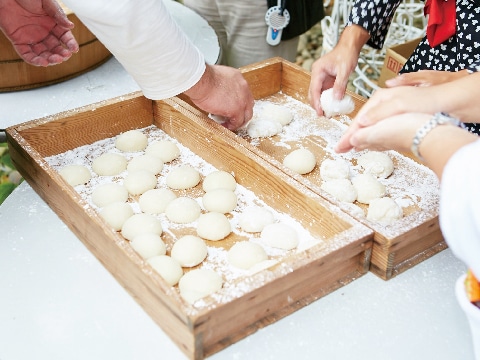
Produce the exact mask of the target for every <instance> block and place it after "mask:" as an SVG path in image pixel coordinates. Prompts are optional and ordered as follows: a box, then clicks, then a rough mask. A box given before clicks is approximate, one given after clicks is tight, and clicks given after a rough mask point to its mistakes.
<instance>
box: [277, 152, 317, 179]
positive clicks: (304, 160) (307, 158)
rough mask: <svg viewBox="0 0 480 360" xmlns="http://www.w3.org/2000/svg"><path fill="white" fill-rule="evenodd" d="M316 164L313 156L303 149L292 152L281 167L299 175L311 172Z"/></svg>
mask: <svg viewBox="0 0 480 360" xmlns="http://www.w3.org/2000/svg"><path fill="white" fill-rule="evenodd" d="M316 164H317V161H316V159H315V155H313V153H312V152H311V151H310V150H308V149H305V148H301V149H297V150H293V151H292V152H291V153H290V154H288V155H287V156H285V158H284V159H283V165H285V166H286V167H288V168H289V169H290V170H292V171H293V172H295V173H297V174H300V175H304V174H308V173H309V172H311V171H312V170H313V169H314V168H315V165H316Z"/></svg>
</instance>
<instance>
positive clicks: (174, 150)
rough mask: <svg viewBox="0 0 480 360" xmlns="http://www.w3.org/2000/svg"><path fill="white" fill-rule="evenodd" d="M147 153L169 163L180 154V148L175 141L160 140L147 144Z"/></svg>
mask: <svg viewBox="0 0 480 360" xmlns="http://www.w3.org/2000/svg"><path fill="white" fill-rule="evenodd" d="M145 154H148V155H153V156H156V157H158V158H160V159H161V160H162V161H163V162H164V163H168V162H170V161H172V160H175V159H176V158H177V157H179V156H180V149H179V148H178V146H177V144H175V143H174V142H173V141H170V140H158V141H154V142H152V143H151V144H150V145H148V146H147V148H146V149H145Z"/></svg>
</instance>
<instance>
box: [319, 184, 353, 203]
mask: <svg viewBox="0 0 480 360" xmlns="http://www.w3.org/2000/svg"><path fill="white" fill-rule="evenodd" d="M320 188H321V189H322V190H324V191H326V192H327V193H329V194H330V195H332V196H333V197H334V198H335V199H337V200H338V201H344V202H349V203H353V202H354V201H355V200H357V189H356V188H355V187H354V186H353V184H352V182H351V181H350V180H349V179H332V180H328V181H324V182H323V183H322V185H321V186H320Z"/></svg>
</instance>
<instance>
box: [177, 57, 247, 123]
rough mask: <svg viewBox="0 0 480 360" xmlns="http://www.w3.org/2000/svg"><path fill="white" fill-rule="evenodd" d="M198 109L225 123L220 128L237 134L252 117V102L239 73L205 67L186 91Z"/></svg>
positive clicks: (214, 67)
mask: <svg viewBox="0 0 480 360" xmlns="http://www.w3.org/2000/svg"><path fill="white" fill-rule="evenodd" d="M185 94H186V95H187V96H189V97H190V99H191V100H192V102H193V103H194V104H195V105H196V106H198V107H199V108H200V109H202V110H204V111H206V112H209V113H211V114H213V115H216V116H221V117H222V118H223V119H225V122H224V123H223V124H222V125H223V126H225V127H226V128H227V129H229V130H232V131H233V130H237V129H238V128H240V127H242V126H243V125H244V124H246V123H247V122H248V121H249V120H250V119H251V118H252V116H253V104H254V99H253V95H252V93H251V91H250V88H249V86H248V83H247V81H246V80H245V79H244V77H243V75H242V73H241V72H240V70H238V69H235V68H232V67H228V66H222V65H207V66H206V69H205V73H204V74H203V76H202V78H201V79H200V81H199V82H198V83H197V84H195V85H194V86H193V87H192V88H191V89H189V90H187V91H185Z"/></svg>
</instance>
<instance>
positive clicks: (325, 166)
mask: <svg viewBox="0 0 480 360" xmlns="http://www.w3.org/2000/svg"><path fill="white" fill-rule="evenodd" d="M320 177H321V178H322V180H325V181H328V180H334V179H349V178H350V163H349V162H348V161H346V160H343V159H325V160H323V161H322V163H321V164H320Z"/></svg>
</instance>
